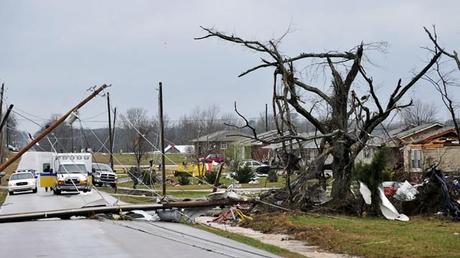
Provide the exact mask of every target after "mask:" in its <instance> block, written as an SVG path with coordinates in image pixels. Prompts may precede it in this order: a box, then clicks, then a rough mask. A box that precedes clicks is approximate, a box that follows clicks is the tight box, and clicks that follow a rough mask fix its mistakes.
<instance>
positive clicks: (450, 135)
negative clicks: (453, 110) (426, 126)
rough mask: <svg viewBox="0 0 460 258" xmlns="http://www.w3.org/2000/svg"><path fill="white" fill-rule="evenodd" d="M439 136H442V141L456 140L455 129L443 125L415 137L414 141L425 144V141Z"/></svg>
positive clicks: (430, 140) (427, 141)
mask: <svg viewBox="0 0 460 258" xmlns="http://www.w3.org/2000/svg"><path fill="white" fill-rule="evenodd" d="M439 138H444V139H442V141H445V142H452V141H458V138H457V131H456V130H455V128H454V127H444V128H441V129H438V130H436V131H434V132H432V133H430V134H428V135H423V136H422V137H420V138H419V139H417V141H416V142H414V143H415V144H425V143H429V142H432V141H434V140H436V139H439Z"/></svg>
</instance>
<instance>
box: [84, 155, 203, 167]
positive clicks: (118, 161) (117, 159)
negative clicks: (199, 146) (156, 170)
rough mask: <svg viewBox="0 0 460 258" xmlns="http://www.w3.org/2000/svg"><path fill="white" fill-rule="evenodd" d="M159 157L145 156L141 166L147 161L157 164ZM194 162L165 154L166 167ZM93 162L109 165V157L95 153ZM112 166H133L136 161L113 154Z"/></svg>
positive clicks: (191, 158) (146, 163)
mask: <svg viewBox="0 0 460 258" xmlns="http://www.w3.org/2000/svg"><path fill="white" fill-rule="evenodd" d="M160 158H161V155H160V154H145V156H144V157H143V158H142V160H141V165H149V160H153V162H154V164H159V162H160ZM186 160H187V161H192V160H194V158H193V156H192V155H186V154H166V158H165V161H166V165H174V164H181V163H182V162H183V161H186ZM93 162H98V163H109V155H107V154H105V153H95V154H94V156H93ZM113 163H114V165H135V164H136V160H135V157H134V155H133V154H125V153H115V154H114V155H113Z"/></svg>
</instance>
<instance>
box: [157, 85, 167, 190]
mask: <svg viewBox="0 0 460 258" xmlns="http://www.w3.org/2000/svg"><path fill="white" fill-rule="evenodd" d="M158 105H159V108H158V110H159V118H160V148H161V181H162V182H161V184H162V188H163V198H164V197H166V166H165V134H164V125H163V85H162V83H161V82H160V85H159V87H158Z"/></svg>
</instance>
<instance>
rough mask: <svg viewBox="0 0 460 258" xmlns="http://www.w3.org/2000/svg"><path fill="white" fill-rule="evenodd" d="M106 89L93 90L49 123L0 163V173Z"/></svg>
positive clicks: (102, 87) (101, 87)
mask: <svg viewBox="0 0 460 258" xmlns="http://www.w3.org/2000/svg"><path fill="white" fill-rule="evenodd" d="M107 87H108V86H107V85H105V84H104V85H102V86H100V87H99V88H97V89H95V90H94V92H93V93H91V95H89V96H88V97H86V98H85V99H84V100H82V101H81V102H79V103H78V104H77V105H76V106H75V107H73V108H72V109H70V110H69V111H67V113H65V114H64V115H62V116H61V117H60V118H59V119H58V120H56V121H54V122H53V123H51V125H50V126H49V127H48V128H46V129H45V130H44V131H43V132H42V133H41V134H40V135H39V136H37V137H36V138H35V139H33V140H32V141H31V142H29V144H27V145H26V146H25V147H24V148H22V149H21V150H20V151H19V152H18V153H17V154H16V155H14V156H13V157H11V158H10V159H8V160H7V161H6V162H5V163H2V164H1V165H0V171H4V170H5V169H6V168H7V167H8V166H10V165H11V164H12V163H13V162H15V161H16V160H17V159H19V158H20V157H21V156H22V154H24V153H25V152H26V151H28V150H30V149H31V148H32V147H33V146H34V145H35V144H36V143H37V142H39V141H40V140H41V139H43V138H44V137H46V136H47V135H48V134H49V133H50V132H51V131H53V130H54V129H56V127H58V126H59V125H60V124H62V123H63V122H64V121H65V120H66V119H67V117H69V116H70V114H72V112H75V111H77V110H78V109H79V108H81V107H82V106H84V105H85V104H86V103H88V101H90V100H91V99H93V98H94V97H96V96H97V94H99V93H100V92H101V91H103V90H104V89H105V88H107Z"/></svg>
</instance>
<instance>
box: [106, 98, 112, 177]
mask: <svg viewBox="0 0 460 258" xmlns="http://www.w3.org/2000/svg"><path fill="white" fill-rule="evenodd" d="M107 114H108V116H109V163H110V168H111V169H112V170H113V138H112V113H111V112H110V93H108V92H107Z"/></svg>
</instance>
